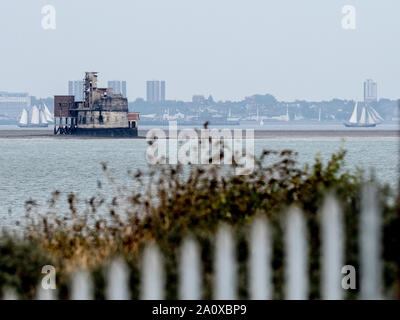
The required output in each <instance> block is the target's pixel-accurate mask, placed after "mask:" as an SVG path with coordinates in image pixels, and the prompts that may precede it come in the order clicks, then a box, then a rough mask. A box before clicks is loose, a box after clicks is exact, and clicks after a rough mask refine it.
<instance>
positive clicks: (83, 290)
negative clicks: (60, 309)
mask: <svg viewBox="0 0 400 320" xmlns="http://www.w3.org/2000/svg"><path fill="white" fill-rule="evenodd" d="M71 299H72V300H91V299H93V290H92V282H91V279H90V275H89V274H88V273H87V272H85V271H78V272H77V273H75V274H74V275H73V276H72V281H71Z"/></svg>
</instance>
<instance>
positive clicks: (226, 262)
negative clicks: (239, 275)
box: [214, 225, 236, 300]
mask: <svg viewBox="0 0 400 320" xmlns="http://www.w3.org/2000/svg"><path fill="white" fill-rule="evenodd" d="M214 262H215V266H214V270H215V274H214V277H215V280H214V298H215V299H216V300H233V299H236V263H235V249H234V240H233V238H232V232H231V229H230V228H229V227H228V226H226V225H222V226H220V227H219V229H218V232H217V237H216V243H215V257H214Z"/></svg>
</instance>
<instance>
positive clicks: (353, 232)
mask: <svg viewBox="0 0 400 320" xmlns="http://www.w3.org/2000/svg"><path fill="white" fill-rule="evenodd" d="M344 159H345V151H343V150H340V151H339V152H338V153H336V154H333V155H332V156H331V158H330V159H329V160H328V161H327V162H326V163H323V162H322V160H321V159H320V158H319V157H316V159H315V162H314V163H313V164H312V165H306V166H305V167H302V166H300V165H299V163H298V162H297V161H296V157H295V154H293V153H292V152H291V151H289V150H284V151H281V152H277V151H264V152H263V154H262V155H261V156H260V157H259V158H258V159H257V161H256V168H255V170H254V172H253V173H251V174H250V175H244V176H237V175H235V174H234V168H235V165H234V166H231V167H219V166H214V165H212V166H190V167H182V166H180V165H177V166H170V165H157V166H153V167H150V168H149V171H148V172H146V173H143V172H137V173H130V172H129V174H130V175H131V176H132V179H134V180H135V185H136V186H137V188H136V189H135V190H128V192H123V191H122V190H121V189H120V188H118V187H117V186H116V183H115V182H114V181H113V179H112V177H111V176H110V174H109V171H108V169H107V166H106V165H104V171H105V174H107V175H108V176H109V178H110V183H111V184H113V186H114V187H115V190H116V191H115V192H116V194H115V197H114V198H113V199H112V200H111V201H107V200H106V199H105V198H104V197H102V196H101V195H100V193H99V195H97V196H96V197H93V198H91V199H89V200H87V201H86V209H84V210H83V209H80V208H81V207H80V205H79V203H80V202H79V199H77V197H76V196H75V195H74V194H71V195H69V197H68V207H69V210H68V212H66V213H65V212H60V211H58V210H57V209H56V203H57V201H59V199H58V196H59V194H58V193H57V192H56V193H55V194H54V198H53V201H52V202H51V204H50V209H49V210H48V211H47V212H45V213H44V214H41V215H36V214H33V213H32V212H34V211H32V210H31V209H30V208H29V207H28V210H27V216H26V220H25V221H26V222H27V223H26V224H25V225H24V227H23V232H22V234H23V237H22V240H21V241H24V243H35V244H36V243H37V244H38V248H40V249H38V250H39V251H40V252H43V254H45V255H48V256H50V257H51V259H52V261H54V263H55V264H56V268H57V272H58V273H57V274H58V275H60V276H59V278H58V279H60V280H59V281H60V282H61V286H62V288H63V289H62V290H61V291H60V293H61V295H62V296H63V297H67V294H68V290H67V283H68V276H69V274H71V272H73V271H75V270H77V269H78V268H79V269H82V268H83V269H88V270H90V271H93V272H94V275H95V281H96V284H97V291H96V297H97V298H103V297H104V292H103V290H102V288H104V267H105V266H106V265H107V262H108V261H109V260H110V259H111V258H112V257H114V256H116V255H118V256H123V257H125V259H126V261H127V262H128V263H129V266H130V267H131V270H132V271H133V272H132V277H131V287H132V294H133V298H137V297H138V292H139V290H138V286H139V270H140V264H139V261H140V255H141V251H142V249H143V247H144V245H146V244H148V243H150V242H156V243H157V244H158V245H159V247H160V248H161V252H162V253H163V255H164V262H165V267H166V270H167V279H166V280H167V298H176V297H177V280H178V275H177V257H178V253H179V251H178V249H179V246H180V244H181V241H182V239H183V238H184V237H185V236H186V235H188V234H192V235H194V236H195V237H196V239H197V240H198V241H199V243H200V245H201V248H202V262H203V264H202V267H203V280H204V289H205V292H204V298H211V288H212V274H213V270H212V266H213V264H212V257H213V243H214V242H213V240H214V236H215V231H216V229H217V227H218V226H219V225H220V224H221V223H226V224H228V225H230V226H231V227H232V228H233V230H234V233H235V236H236V239H237V243H236V246H237V259H238V262H239V296H240V297H241V298H247V297H248V292H247V289H246V288H247V266H246V262H247V256H248V249H247V244H246V240H247V234H248V232H247V231H248V225H249V222H251V221H252V220H253V219H254V217H255V216H257V215H265V216H266V217H267V218H268V220H269V221H270V223H271V225H272V230H273V243H274V247H273V270H274V276H273V277H274V279H273V280H274V297H275V298H283V283H284V279H283V264H284V262H283V256H284V249H283V232H284V230H283V223H282V222H283V219H284V212H285V210H286V209H287V207H288V206H290V205H297V206H299V207H301V208H302V209H303V211H304V213H305V216H306V219H307V224H308V232H309V240H310V252H309V255H310V256H309V261H310V268H309V275H310V281H311V288H310V298H312V299H316V298H319V297H320V293H319V287H320V286H319V279H320V259H319V257H320V227H319V211H318V210H319V208H320V207H321V205H322V201H323V199H324V197H325V196H326V194H327V193H328V192H334V193H335V194H336V195H337V197H338V199H339V201H340V203H341V205H342V208H343V211H344V217H345V234H346V239H345V250H346V254H345V263H346V264H351V265H354V266H355V267H356V269H357V270H358V241H357V239H358V217H359V212H360V194H361V192H362V186H363V184H364V183H366V182H367V181H366V180H365V179H363V178H362V172H361V171H359V170H358V171H356V172H355V173H350V172H348V171H345V170H344V169H343V165H344ZM99 187H100V188H101V186H99ZM378 190H379V201H380V202H381V207H382V208H383V209H382V210H383V217H384V226H383V228H384V235H385V237H384V243H383V248H384V252H383V255H384V257H383V259H384V275H385V289H386V292H387V293H388V294H392V292H393V290H394V288H395V285H396V276H397V275H396V273H397V272H398V268H399V262H398V256H399V255H398V252H400V251H399V250H400V248H399V233H398V229H396V226H398V225H399V215H398V213H397V211H396V206H395V205H389V204H388V203H389V200H390V198H391V197H392V196H393V195H391V193H390V192H391V191H390V189H389V187H388V186H381V185H378ZM11 245H12V244H11V243H10V246H11ZM0 259H1V257H0ZM15 259H18V258H15ZM21 263H22V265H24V263H23V262H22V261H21ZM18 270H19V271H18V272H22V270H21V269H18ZM31 271H32V270H31ZM2 272H6V273H7V272H8V271H3V270H2ZM18 272H17V274H16V276H17V275H18ZM24 272H25V271H24ZM32 272H33V271H32ZM35 272H36V273H37V270H35ZM13 281H16V280H13ZM21 281H22V280H21ZM4 283H7V284H10V285H12V284H13V282H10V281H5V280H4ZM31 290H32V288H29V290H28V291H27V292H31ZM357 292H358V290H355V291H354V292H351V293H349V297H350V298H355V297H357Z"/></svg>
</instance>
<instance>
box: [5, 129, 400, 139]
mask: <svg viewBox="0 0 400 320" xmlns="http://www.w3.org/2000/svg"><path fill="white" fill-rule="evenodd" d="M148 131H149V130H139V136H138V137H136V138H117V139H144V138H145V137H146V134H147V132H148ZM165 133H166V135H167V136H168V130H166V131H165ZM243 137H245V130H243ZM396 137H397V138H399V137H400V131H399V130H367V129H357V130H255V131H254V138H255V139H275V138H396ZM37 138H49V139H50V138H51V139H115V138H113V137H104V138H99V137H85V136H59V135H57V136H55V135H54V134H53V131H52V130H0V139H37Z"/></svg>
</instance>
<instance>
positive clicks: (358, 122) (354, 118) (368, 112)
mask: <svg viewBox="0 0 400 320" xmlns="http://www.w3.org/2000/svg"><path fill="white" fill-rule="evenodd" d="M383 121H384V120H383V118H382V117H381V116H380V115H379V113H378V112H377V111H376V110H375V109H374V108H373V107H371V106H368V105H364V106H363V107H362V109H361V116H360V118H358V102H356V104H355V106H354V109H353V113H352V114H351V117H350V119H349V121H347V122H345V123H344V125H345V126H346V127H356V128H370V127H375V126H376V125H377V124H380V123H382V122H383Z"/></svg>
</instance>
